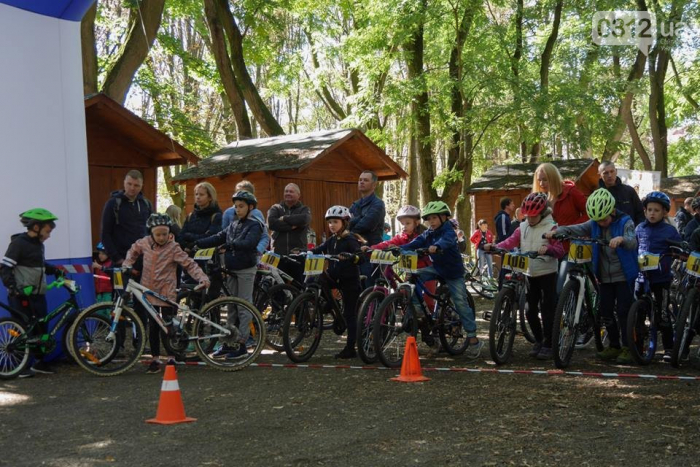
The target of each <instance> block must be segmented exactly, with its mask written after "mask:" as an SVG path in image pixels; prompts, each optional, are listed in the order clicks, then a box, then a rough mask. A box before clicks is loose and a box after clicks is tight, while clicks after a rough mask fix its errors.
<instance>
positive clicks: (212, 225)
mask: <svg viewBox="0 0 700 467" xmlns="http://www.w3.org/2000/svg"><path fill="white" fill-rule="evenodd" d="M219 231H221V208H219V202H218V200H217V194H216V188H214V186H213V185H212V184H211V183H209V182H202V183H199V184H197V185H196V186H195V187H194V209H193V210H192V212H191V213H190V214H189V215H188V216H187V218H186V219H185V223H184V224H183V225H182V229H181V230H180V234H179V235H178V236H177V237H176V239H177V242H178V243H179V244H180V246H181V247H182V249H183V250H185V251H186V252H188V253H191V252H192V250H193V249H194V244H195V242H196V241H197V240H200V239H202V238H207V237H210V236H212V235H214V234H215V233H217V232H219Z"/></svg>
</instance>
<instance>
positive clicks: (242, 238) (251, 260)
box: [196, 216, 263, 271]
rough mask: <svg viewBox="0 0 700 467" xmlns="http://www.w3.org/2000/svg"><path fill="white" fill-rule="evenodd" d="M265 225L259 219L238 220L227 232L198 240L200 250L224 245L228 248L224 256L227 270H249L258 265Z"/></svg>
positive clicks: (248, 217) (232, 223)
mask: <svg viewBox="0 0 700 467" xmlns="http://www.w3.org/2000/svg"><path fill="white" fill-rule="evenodd" d="M262 231H263V224H262V223H261V222H260V221H258V220H257V219H254V218H251V216H246V218H245V219H236V220H235V221H233V222H231V223H230V224H229V226H228V227H227V228H226V230H222V231H220V232H218V233H217V234H216V235H212V236H211V237H207V238H203V239H200V240H197V242H196V245H197V246H198V247H200V248H212V247H216V246H220V245H223V244H224V243H225V244H226V246H227V247H228V249H227V250H226V253H225V254H224V262H225V263H226V269H230V270H232V271H237V270H239V269H247V268H251V267H253V266H255V265H256V264H258V254H257V251H256V249H255V248H256V247H257V245H258V242H259V241H260V236H261V235H262Z"/></svg>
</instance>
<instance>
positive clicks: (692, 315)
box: [671, 288, 700, 368]
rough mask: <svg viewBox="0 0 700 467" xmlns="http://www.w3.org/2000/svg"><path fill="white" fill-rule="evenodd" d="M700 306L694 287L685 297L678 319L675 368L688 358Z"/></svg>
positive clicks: (674, 351) (696, 326) (673, 356)
mask: <svg viewBox="0 0 700 467" xmlns="http://www.w3.org/2000/svg"><path fill="white" fill-rule="evenodd" d="M699 308H700V297H699V296H698V291H697V289H695V288H693V289H691V290H690V291H688V293H687V294H686V296H685V297H684V298H683V305H682V306H681V312H680V314H679V315H678V320H677V321H676V339H675V341H674V342H673V352H672V353H671V365H672V366H673V367H674V368H678V367H679V366H680V364H681V363H682V362H685V361H687V360H688V355H689V354H690V344H691V343H692V342H693V338H694V337H695V335H696V333H697V329H698V314H699V311H700V310H699Z"/></svg>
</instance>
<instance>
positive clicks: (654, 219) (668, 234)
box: [635, 191, 681, 362]
mask: <svg viewBox="0 0 700 467" xmlns="http://www.w3.org/2000/svg"><path fill="white" fill-rule="evenodd" d="M642 204H643V205H644V217H646V220H645V221H644V222H642V223H641V224H639V225H638V226H637V228H636V229H635V232H636V234H637V242H638V243H639V252H640V253H641V252H648V253H654V254H658V255H664V254H666V253H668V252H669V251H670V247H669V245H668V243H666V240H674V241H677V242H679V241H681V236H680V234H679V233H678V230H677V229H676V228H675V227H674V226H673V224H672V223H671V221H670V220H669V218H668V211H669V210H670V209H671V200H670V199H669V197H668V196H666V193H662V192H660V191H652V192H651V193H649V194H648V195H646V196H645V197H644V199H643V200H642ZM672 262H673V258H672V257H671V256H666V257H664V258H662V259H661V263H660V267H661V268H660V269H659V270H656V271H650V272H649V276H648V277H649V285H650V287H651V292H652V294H653V295H654V302H655V303H656V307H657V311H658V310H661V308H662V306H663V296H664V290H665V291H666V293H668V290H669V288H670V287H671V280H672V279H673V278H672V277H671V263H672ZM663 316H664V315H661V316H658V315H657V317H656V322H657V323H659V328H660V329H661V340H662V342H663V344H664V357H663V359H664V361H665V362H670V361H671V352H672V350H673V328H672V326H671V322H670V321H669V319H668V316H666V319H663Z"/></svg>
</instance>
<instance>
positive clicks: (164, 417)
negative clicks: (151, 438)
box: [146, 365, 197, 425]
mask: <svg viewBox="0 0 700 467" xmlns="http://www.w3.org/2000/svg"><path fill="white" fill-rule="evenodd" d="M196 420H197V419H196V418H190V417H186V416H185V406H184V405H183V404H182V397H181V395H180V386H179V385H178V384H177V372H176V371H175V366H174V365H166V367H165V376H163V385H162V386H161V387H160V401H159V402H158V413H156V418H151V419H149V420H146V423H157V424H159V425H174V424H176V423H187V422H194V421H196Z"/></svg>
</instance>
